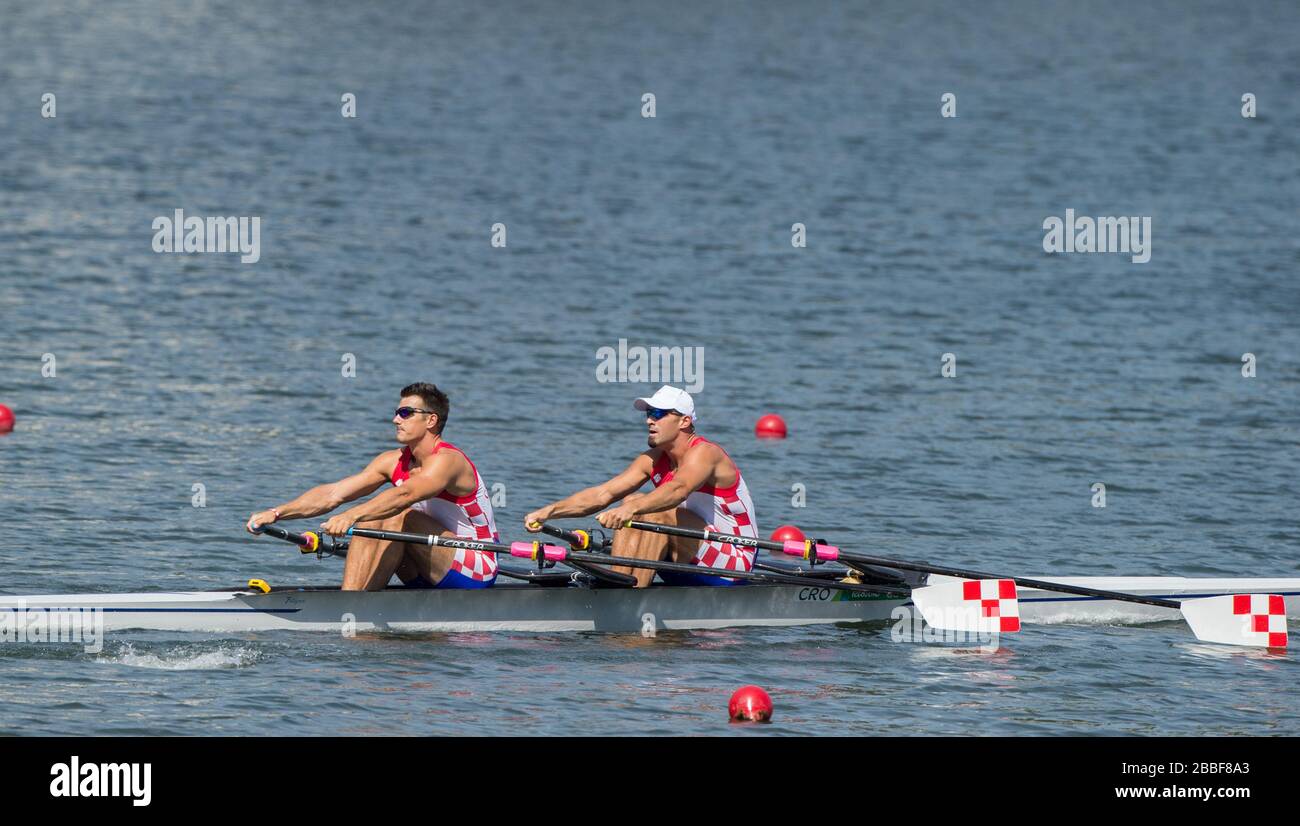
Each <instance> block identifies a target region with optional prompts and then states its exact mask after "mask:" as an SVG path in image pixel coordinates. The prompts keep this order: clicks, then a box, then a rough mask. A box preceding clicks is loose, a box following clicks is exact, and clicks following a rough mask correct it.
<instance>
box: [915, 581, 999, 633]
mask: <svg viewBox="0 0 1300 826" xmlns="http://www.w3.org/2000/svg"><path fill="white" fill-rule="evenodd" d="M912 602H913V604H915V605H916V607H917V609H918V610H920V612H921V616H922V617H924V618H925V621H926V622H927V623H929V624H930V626H931V627H932V628H939V629H943V630H947V631H965V632H968V633H973V634H1011V633H1014V632H1016V631H1019V630H1020V603H1019V601H1018V600H1017V599H1016V583H1015V582H1013V581H1012V580H1009V579H971V580H964V581H958V582H945V583H942V584H939V585H927V586H925V587H924V588H915V589H913V590H912Z"/></svg>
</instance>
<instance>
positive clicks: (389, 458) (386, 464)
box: [366, 448, 402, 476]
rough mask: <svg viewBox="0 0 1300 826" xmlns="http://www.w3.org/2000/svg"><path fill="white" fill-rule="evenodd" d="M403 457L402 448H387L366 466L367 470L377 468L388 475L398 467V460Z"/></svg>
mask: <svg viewBox="0 0 1300 826" xmlns="http://www.w3.org/2000/svg"><path fill="white" fill-rule="evenodd" d="M401 458H402V451H401V448H397V449H395V450H385V451H384V452H383V453H381V454H379V455H378V456H376V457H375V458H374V459H373V460H372V461H371V462H370V464H369V465H368V466H367V467H366V470H376V471H379V472H380V473H382V474H384V475H385V476H387V475H388V473H389V471H391V470H392V469H393V468H395V467H397V462H398V460H399V459H401Z"/></svg>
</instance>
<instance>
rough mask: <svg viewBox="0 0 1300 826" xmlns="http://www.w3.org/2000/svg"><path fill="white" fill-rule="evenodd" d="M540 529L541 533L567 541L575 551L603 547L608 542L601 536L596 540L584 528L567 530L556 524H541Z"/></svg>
mask: <svg viewBox="0 0 1300 826" xmlns="http://www.w3.org/2000/svg"><path fill="white" fill-rule="evenodd" d="M541 531H542V533H544V534H549V535H551V536H553V537H555V538H556V539H562V540H564V541H565V542H567V543H569V547H570V548H573V549H574V550H575V551H590V550H594V549H597V548H604V547H605V546H606V545H608V544H609V540H607V539H604V538H603V537H602V538H601V540H597V539H596V537H595V536H593V535H592V534H591V533H590V532H589V531H584V530H576V531H568V530H565V529H564V528H561V527H558V526H556V525H547V524H543V525H542V526H541Z"/></svg>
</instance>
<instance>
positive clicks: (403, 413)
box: [393, 407, 434, 419]
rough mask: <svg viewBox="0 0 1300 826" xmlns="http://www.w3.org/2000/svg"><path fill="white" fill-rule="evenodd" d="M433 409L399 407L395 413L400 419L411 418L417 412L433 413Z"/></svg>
mask: <svg viewBox="0 0 1300 826" xmlns="http://www.w3.org/2000/svg"><path fill="white" fill-rule="evenodd" d="M432 412H434V411H432V410H425V409H424V408H423V407H399V408H397V409H396V410H394V411H393V415H394V416H396V417H397V418H399V419H409V418H411V417H412V416H414V415H415V414H416V413H432Z"/></svg>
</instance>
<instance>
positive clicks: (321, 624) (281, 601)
mask: <svg viewBox="0 0 1300 826" xmlns="http://www.w3.org/2000/svg"><path fill="white" fill-rule="evenodd" d="M719 590H720V589H718V588H710V587H691V586H681V587H679V586H672V587H668V586H664V587H654V588H646V589H639V590H631V589H591V588H539V587H536V586H531V585H498V586H496V587H493V588H490V589H483V590H450V589H449V590H430V589H404V588H390V589H388V590H386V591H377V592H356V591H352V592H343V591H339V590H336V589H302V590H296V589H295V590H287V589H286V590H276V591H273V592H272V593H269V594H262V593H257V592H242V591H241V592H229V591H227V592H213V591H200V592H191V593H169V594H103V595H91V594H80V595H68V596H57V595H56V596H33V597H26V598H18V597H4V598H0V611H3V610H4V609H6V608H8V609H11V610H26V611H34V610H45V611H49V612H60V613H63V614H66V615H69V616H71V617H73V618H74V620H75V621H83V619H84V620H85V621H89V620H90V619H91V618H93V617H94V616H95V615H96V613H98V614H99V616H100V617H102V622H103V626H102V627H103V628H104V630H106V631H120V630H127V629H155V630H179V631H273V630H300V631H345V630H356V631H372V630H373V631H612V632H630V631H644V630H647V629H649V628H654V629H659V630H662V629H704V628H727V627H734V626H755V625H756V626H787V625H815V624H822V623H837V622H869V621H875V620H884V619H888V618H889V616H890V613H891V611H892V610H893V609H894V608H896V607H897V606H900V605H902V604H904V603H905V602H906V600H903V599H899V598H896V597H879V596H876V595H871V594H859V593H848V592H845V591H837V590H833V589H830V588H823V587H819V586H817V585H808V586H800V585H788V586H786V585H780V586H743V587H736V588H727V589H725V590H726V591H727V593H726V594H725V595H723V594H719V593H718V592H719ZM95 609H99V611H98V612H96V611H95Z"/></svg>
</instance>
